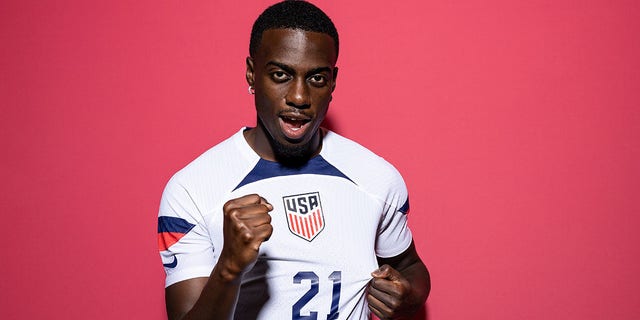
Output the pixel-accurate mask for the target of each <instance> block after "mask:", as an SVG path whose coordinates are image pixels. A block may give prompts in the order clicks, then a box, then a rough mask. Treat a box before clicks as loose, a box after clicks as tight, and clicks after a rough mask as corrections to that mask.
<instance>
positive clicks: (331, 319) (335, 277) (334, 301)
mask: <svg viewBox="0 0 640 320" xmlns="http://www.w3.org/2000/svg"><path fill="white" fill-rule="evenodd" d="M341 279H342V271H334V272H332V273H331V275H329V280H331V281H333V290H332V293H331V309H330V311H329V314H328V315H327V320H336V319H338V314H339V312H338V306H339V305H340V286H341V284H340V283H341ZM302 280H309V281H310V282H311V287H310V288H309V290H307V292H306V293H305V294H304V295H303V296H302V297H301V298H300V299H299V300H298V301H297V302H296V303H295V304H294V305H293V307H292V312H293V313H292V314H293V320H318V312H316V311H311V312H309V315H305V316H303V315H300V310H302V308H303V307H304V306H305V305H306V304H307V303H309V301H311V299H312V298H313V297H314V296H315V295H316V294H318V288H319V287H320V286H319V284H318V283H319V278H318V275H317V274H315V272H311V271H300V272H298V273H296V275H295V276H293V283H296V284H300V283H302Z"/></svg>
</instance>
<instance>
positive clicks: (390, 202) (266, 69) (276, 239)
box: [158, 1, 430, 319]
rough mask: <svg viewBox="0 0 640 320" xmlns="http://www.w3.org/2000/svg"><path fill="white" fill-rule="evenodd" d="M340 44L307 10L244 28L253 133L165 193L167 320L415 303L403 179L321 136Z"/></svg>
mask: <svg viewBox="0 0 640 320" xmlns="http://www.w3.org/2000/svg"><path fill="white" fill-rule="evenodd" d="M338 43H339V42H338V34H337V31H336V29H335V26H334V25H333V23H332V22H331V20H330V19H329V18H328V17H327V16H326V15H325V14H324V13H323V12H322V11H321V10H320V9H318V8H317V7H315V6H314V5H312V4H309V3H307V2H302V1H285V2H281V3H278V4H276V5H273V6H271V7H269V8H268V9H267V10H265V12H263V13H262V15H260V17H258V19H257V20H256V22H255V24H254V26H253V30H252V34H251V43H250V50H249V51H250V56H249V57H247V59H246V64H247V70H246V78H247V82H248V84H249V91H250V93H251V94H255V105H256V111H257V125H256V127H255V128H243V129H242V130H240V131H239V132H238V133H236V134H235V135H233V136H232V137H231V138H229V139H227V140H226V141H224V142H222V143H220V144H219V145H217V146H215V147H213V148H212V149H210V150H208V151H207V152H205V153H204V154H203V155H201V156H200V157H198V158H197V159H196V160H195V161H193V162H192V163H190V164H189V165H188V166H187V167H185V168H184V169H182V170H181V171H179V172H178V173H177V174H176V175H175V176H174V177H172V179H171V180H170V181H169V183H168V184H167V187H166V189H165V191H164V193H163V197H162V201H161V205H160V214H159V218H158V223H159V227H158V232H159V243H160V250H161V256H162V260H163V263H164V266H165V271H166V273H167V278H166V286H167V287H166V303H167V312H168V314H169V318H170V319H229V318H232V317H234V318H236V319H289V318H291V319H366V318H369V317H370V311H371V312H373V313H374V314H375V315H377V316H378V317H380V318H382V319H396V318H403V317H410V316H411V315H412V314H413V313H415V312H416V311H417V310H418V309H419V308H420V307H421V306H422V304H423V303H424V301H425V299H426V297H427V295H428V293H429V287H430V283H429V275H428V272H427V269H426V267H425V266H424V264H423V263H422V261H421V260H420V258H419V257H418V254H417V253H416V250H415V247H414V245H413V241H412V237H411V232H410V230H409V229H408V227H407V213H408V211H409V206H408V195H407V191H406V187H405V184H404V182H403V180H402V178H401V177H400V175H399V173H398V172H397V171H396V170H395V169H394V168H393V167H392V166H391V165H390V164H388V163H387V162H386V161H384V160H383V159H382V158H380V157H378V156H376V155H374V154H373V153H371V152H370V151H368V150H366V149H365V148H363V147H362V146H360V145H358V144H356V143H355V142H352V141H350V140H347V139H346V138H343V137H341V136H339V135H337V134H336V133H333V132H331V131H328V130H325V129H323V128H320V124H321V122H322V120H323V119H324V117H325V114H326V112H327V109H328V106H329V102H330V101H331V99H332V96H331V94H332V92H333V91H334V89H335V86H336V78H337V74H338V68H337V67H336V66H335V64H336V60H337V57H338Z"/></svg>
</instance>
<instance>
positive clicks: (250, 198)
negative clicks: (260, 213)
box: [223, 193, 273, 211]
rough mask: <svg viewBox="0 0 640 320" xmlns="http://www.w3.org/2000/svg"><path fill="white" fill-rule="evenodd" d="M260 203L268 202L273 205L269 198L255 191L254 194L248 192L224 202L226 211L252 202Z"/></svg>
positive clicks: (265, 203)
mask: <svg viewBox="0 0 640 320" xmlns="http://www.w3.org/2000/svg"><path fill="white" fill-rule="evenodd" d="M260 203H263V204H264V205H267V204H268V205H269V206H271V204H269V202H268V201H267V200H265V199H264V198H262V197H261V196H259V195H257V194H255V193H254V194H248V195H245V196H242V197H240V198H235V199H231V200H229V201H227V202H226V203H225V204H224V206H223V209H224V211H229V210H233V209H236V208H242V207H246V206H249V205H252V204H260ZM271 208H273V206H271Z"/></svg>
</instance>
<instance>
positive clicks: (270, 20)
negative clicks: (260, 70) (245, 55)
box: [249, 0, 339, 57]
mask: <svg viewBox="0 0 640 320" xmlns="http://www.w3.org/2000/svg"><path fill="white" fill-rule="evenodd" d="M269 29H299V30H304V31H312V32H320V33H324V34H327V35H329V36H330V37H331V38H333V41H334V42H335V47H336V57H337V56H338V46H339V45H338V44H339V41H338V30H336V26H335V25H334V24H333V21H331V19H329V17H328V16H327V15H326V14H325V13H324V12H323V11H322V10H320V8H318V7H316V6H315V5H313V4H311V3H309V2H306V1H301V0H285V1H282V2H279V3H276V4H274V5H272V6H270V7H268V8H267V9H266V10H264V12H262V14H261V15H260V16H259V17H258V19H256V22H254V23H253V28H252V29H251V40H250V41H249V55H251V56H252V57H253V56H254V55H255V54H256V51H258V47H259V46H260V41H261V40H262V33H263V32H264V31H266V30H269Z"/></svg>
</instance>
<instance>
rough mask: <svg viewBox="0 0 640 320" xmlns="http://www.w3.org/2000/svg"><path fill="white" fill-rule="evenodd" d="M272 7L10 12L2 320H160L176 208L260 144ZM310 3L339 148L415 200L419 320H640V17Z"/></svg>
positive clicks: (0, 67)
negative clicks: (394, 179) (171, 185)
mask: <svg viewBox="0 0 640 320" xmlns="http://www.w3.org/2000/svg"><path fill="white" fill-rule="evenodd" d="M270 3H271V1H250V2H241V1H224V2H223V1H103V2H97V1H96V2H89V1H79V0H78V1H2V2H0V43H1V49H0V99H1V100H0V105H1V108H2V109H1V110H2V113H1V117H0V143H1V145H0V146H1V150H2V157H0V163H1V165H2V170H1V174H2V176H1V180H0V181H1V182H2V190H1V196H0V197H1V198H0V199H1V201H0V209H1V210H0V215H1V218H2V220H1V221H2V222H1V224H0V225H1V226H2V231H3V234H4V237H5V240H4V241H2V242H0V252H1V253H2V256H1V263H0V272H1V276H2V279H1V280H0V294H1V295H2V298H0V318H2V319H63V318H64V319H162V318H164V317H165V315H164V305H163V271H162V268H161V263H160V259H159V257H158V254H157V243H156V214H157V208H158V202H159V198H160V194H161V192H162V189H163V187H164V184H165V183H166V181H167V180H168V179H169V177H170V176H171V175H172V174H173V173H174V172H175V171H177V170H178V169H179V168H181V167H182V166H184V165H185V164H186V163H188V162H189V161H190V160H191V159H193V158H194V157H196V156H197V155H198V154H200V153H201V152H203V151H204V150H206V149H207V148H209V147H210V146H212V145H214V144H215V143H217V142H219V141H221V140H222V139H224V138H226V137H227V136H229V135H231V134H233V133H234V132H236V130H238V129H239V127H241V126H243V125H253V124H254V122H255V120H254V113H253V105H252V99H251V96H249V95H248V94H247V92H246V83H245V80H244V68H245V66H244V58H245V56H246V55H247V50H248V49H247V46H248V39H249V31H250V27H251V23H252V22H253V20H254V19H255V17H256V16H257V15H258V14H259V12H261V10H262V9H264V8H265V7H266V5H267V4H270ZM316 3H317V4H318V5H320V6H321V7H322V8H323V9H325V10H326V11H327V12H328V13H329V14H330V16H331V17H332V18H333V19H334V21H335V23H336V24H337V26H338V29H339V31H340V36H341V40H342V42H341V52H340V58H339V61H338V65H339V66H340V68H341V69H340V75H339V78H338V86H337V91H336V93H335V96H334V102H333V104H332V106H331V110H330V122H329V125H330V126H331V127H332V128H333V129H335V130H336V131H337V132H339V133H341V134H343V135H346V136H348V137H351V138H353V139H355V140H357V141H359V142H360V143H362V144H364V145H365V146H367V147H369V148H370V149H372V150H373V151H375V152H377V153H378V154H380V155H382V156H384V157H385V158H387V159H388V160H390V161H391V162H392V163H394V164H395V165H396V166H397V167H398V169H399V170H400V171H401V172H402V173H403V175H404V177H405V179H406V182H407V184H408V187H409V189H410V192H411V195H412V196H411V199H412V211H411V214H410V217H411V227H412V229H413V231H414V234H415V240H416V243H417V246H418V249H419V251H420V254H421V256H422V257H423V259H424V261H425V262H426V263H427V265H428V266H429V268H430V270H431V272H432V278H433V279H432V280H433V291H432V295H431V297H430V299H429V301H428V307H427V311H426V312H425V313H426V314H425V315H422V316H420V317H418V318H419V319H424V318H428V319H430V320H456V319H491V320H493V319H496V320H512V319H638V318H639V317H640V298H639V296H638V292H639V291H640V277H639V276H638V271H639V269H640V268H639V266H640V264H639V260H640V246H639V245H638V243H639V242H640V241H639V240H640V239H639V238H640V236H639V233H638V231H637V230H636V229H638V227H639V226H640V215H639V213H640V212H639V211H640V203H639V200H638V193H639V191H640V139H639V138H640V78H639V71H640V38H639V36H638V32H640V5H639V4H638V2H637V1H632V0H629V1H622V0H621V1H610V0H593V1H569V0H562V1H557V0H556V1H552V0H548V1H547V0H530V1H506V0H504V1H497V0H493V1H471V0H461V1H420V0H411V1H364V0H358V1H317V2H316ZM372 174H375V173H372ZM354 263H357V262H354Z"/></svg>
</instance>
